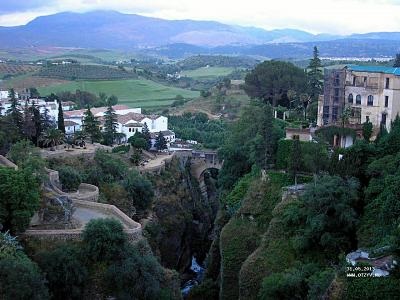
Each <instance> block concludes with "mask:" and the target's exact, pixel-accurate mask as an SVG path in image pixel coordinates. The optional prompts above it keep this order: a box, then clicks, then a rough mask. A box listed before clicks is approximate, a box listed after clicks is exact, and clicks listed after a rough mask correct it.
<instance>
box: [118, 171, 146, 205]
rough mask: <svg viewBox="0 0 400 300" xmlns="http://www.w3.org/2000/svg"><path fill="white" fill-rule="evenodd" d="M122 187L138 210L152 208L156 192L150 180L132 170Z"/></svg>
mask: <svg viewBox="0 0 400 300" xmlns="http://www.w3.org/2000/svg"><path fill="white" fill-rule="evenodd" d="M122 185H123V186H124V188H125V190H126V191H127V192H128V195H129V197H130V199H131V200H132V202H133V205H134V206H135V207H136V208H139V209H147V208H149V207H150V205H151V203H152V200H153V196H154V191H153V186H152V184H151V182H150V181H149V180H147V179H146V178H144V177H142V176H141V175H140V174H139V173H138V172H136V171H133V170H132V171H130V172H129V173H128V174H127V176H126V178H125V179H124V181H123V183H122Z"/></svg>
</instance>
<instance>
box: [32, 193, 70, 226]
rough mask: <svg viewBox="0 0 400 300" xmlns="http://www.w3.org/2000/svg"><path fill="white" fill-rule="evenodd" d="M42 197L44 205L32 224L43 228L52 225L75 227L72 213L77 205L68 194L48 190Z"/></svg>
mask: <svg viewBox="0 0 400 300" xmlns="http://www.w3.org/2000/svg"><path fill="white" fill-rule="evenodd" d="M42 199H43V201H42V207H41V208H40V209H39V211H38V213H37V214H36V215H35V216H34V217H33V218H32V221H31V225H32V226H35V227H41V228H46V227H47V226H52V228H54V229H59V228H71V227H73V224H72V215H73V213H74V211H75V207H74V204H73V202H72V200H71V199H70V198H69V197H68V196H65V195H57V194H55V193H53V192H51V191H46V192H44V193H43V196H42Z"/></svg>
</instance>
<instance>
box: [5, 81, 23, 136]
mask: <svg viewBox="0 0 400 300" xmlns="http://www.w3.org/2000/svg"><path fill="white" fill-rule="evenodd" d="M9 94H10V98H11V99H10V102H11V106H10V108H9V109H8V110H7V114H8V115H9V116H10V118H11V123H12V124H13V125H14V127H15V129H17V131H18V132H19V133H20V134H21V133H22V131H23V130H22V123H23V116H22V113H21V107H20V104H19V101H18V99H17V98H16V95H15V91H14V89H11V90H10V93H9Z"/></svg>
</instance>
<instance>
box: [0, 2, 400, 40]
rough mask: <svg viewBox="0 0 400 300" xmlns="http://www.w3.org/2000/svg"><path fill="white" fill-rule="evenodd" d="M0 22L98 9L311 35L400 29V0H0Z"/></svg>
mask: <svg viewBox="0 0 400 300" xmlns="http://www.w3.org/2000/svg"><path fill="white" fill-rule="evenodd" d="M0 1H1V8H0V25H20V24H24V23H26V22H27V21H29V20H31V19H33V18H34V17H36V16H39V15H43V14H50V13H56V12H61V11H77V12H85V11H90V10H98V9H109V10H117V11H120V12H124V13H138V14H143V15H146V16H152V17H159V18H166V19H194V20H215V21H220V22H224V23H229V24H237V25H248V26H257V27H262V28H265V29H274V28H297V29H303V30H307V31H310V32H313V33H321V32H326V33H333V34H350V33H354V32H358V33H364V32H372V31H400V18H398V16H399V15H400V0H302V1H293V0H279V1H275V0H274V1H271V0H264V1H260V0H246V1H231V0H201V1H198V0H168V1H166V0H151V1H149V0H135V1H132V0H116V1H109V0H47V1H46V0H0Z"/></svg>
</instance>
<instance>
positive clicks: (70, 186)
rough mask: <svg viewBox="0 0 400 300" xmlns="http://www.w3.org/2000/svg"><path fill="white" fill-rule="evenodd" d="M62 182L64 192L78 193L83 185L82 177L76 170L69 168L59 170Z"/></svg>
mask: <svg viewBox="0 0 400 300" xmlns="http://www.w3.org/2000/svg"><path fill="white" fill-rule="evenodd" d="M58 174H59V177H60V182H61V185H62V187H63V190H64V191H67V192H71V191H76V190H78V188H79V185H80V184H81V183H82V176H81V174H80V173H79V171H77V170H76V169H74V168H72V167H68V166H63V167H61V168H58Z"/></svg>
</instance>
